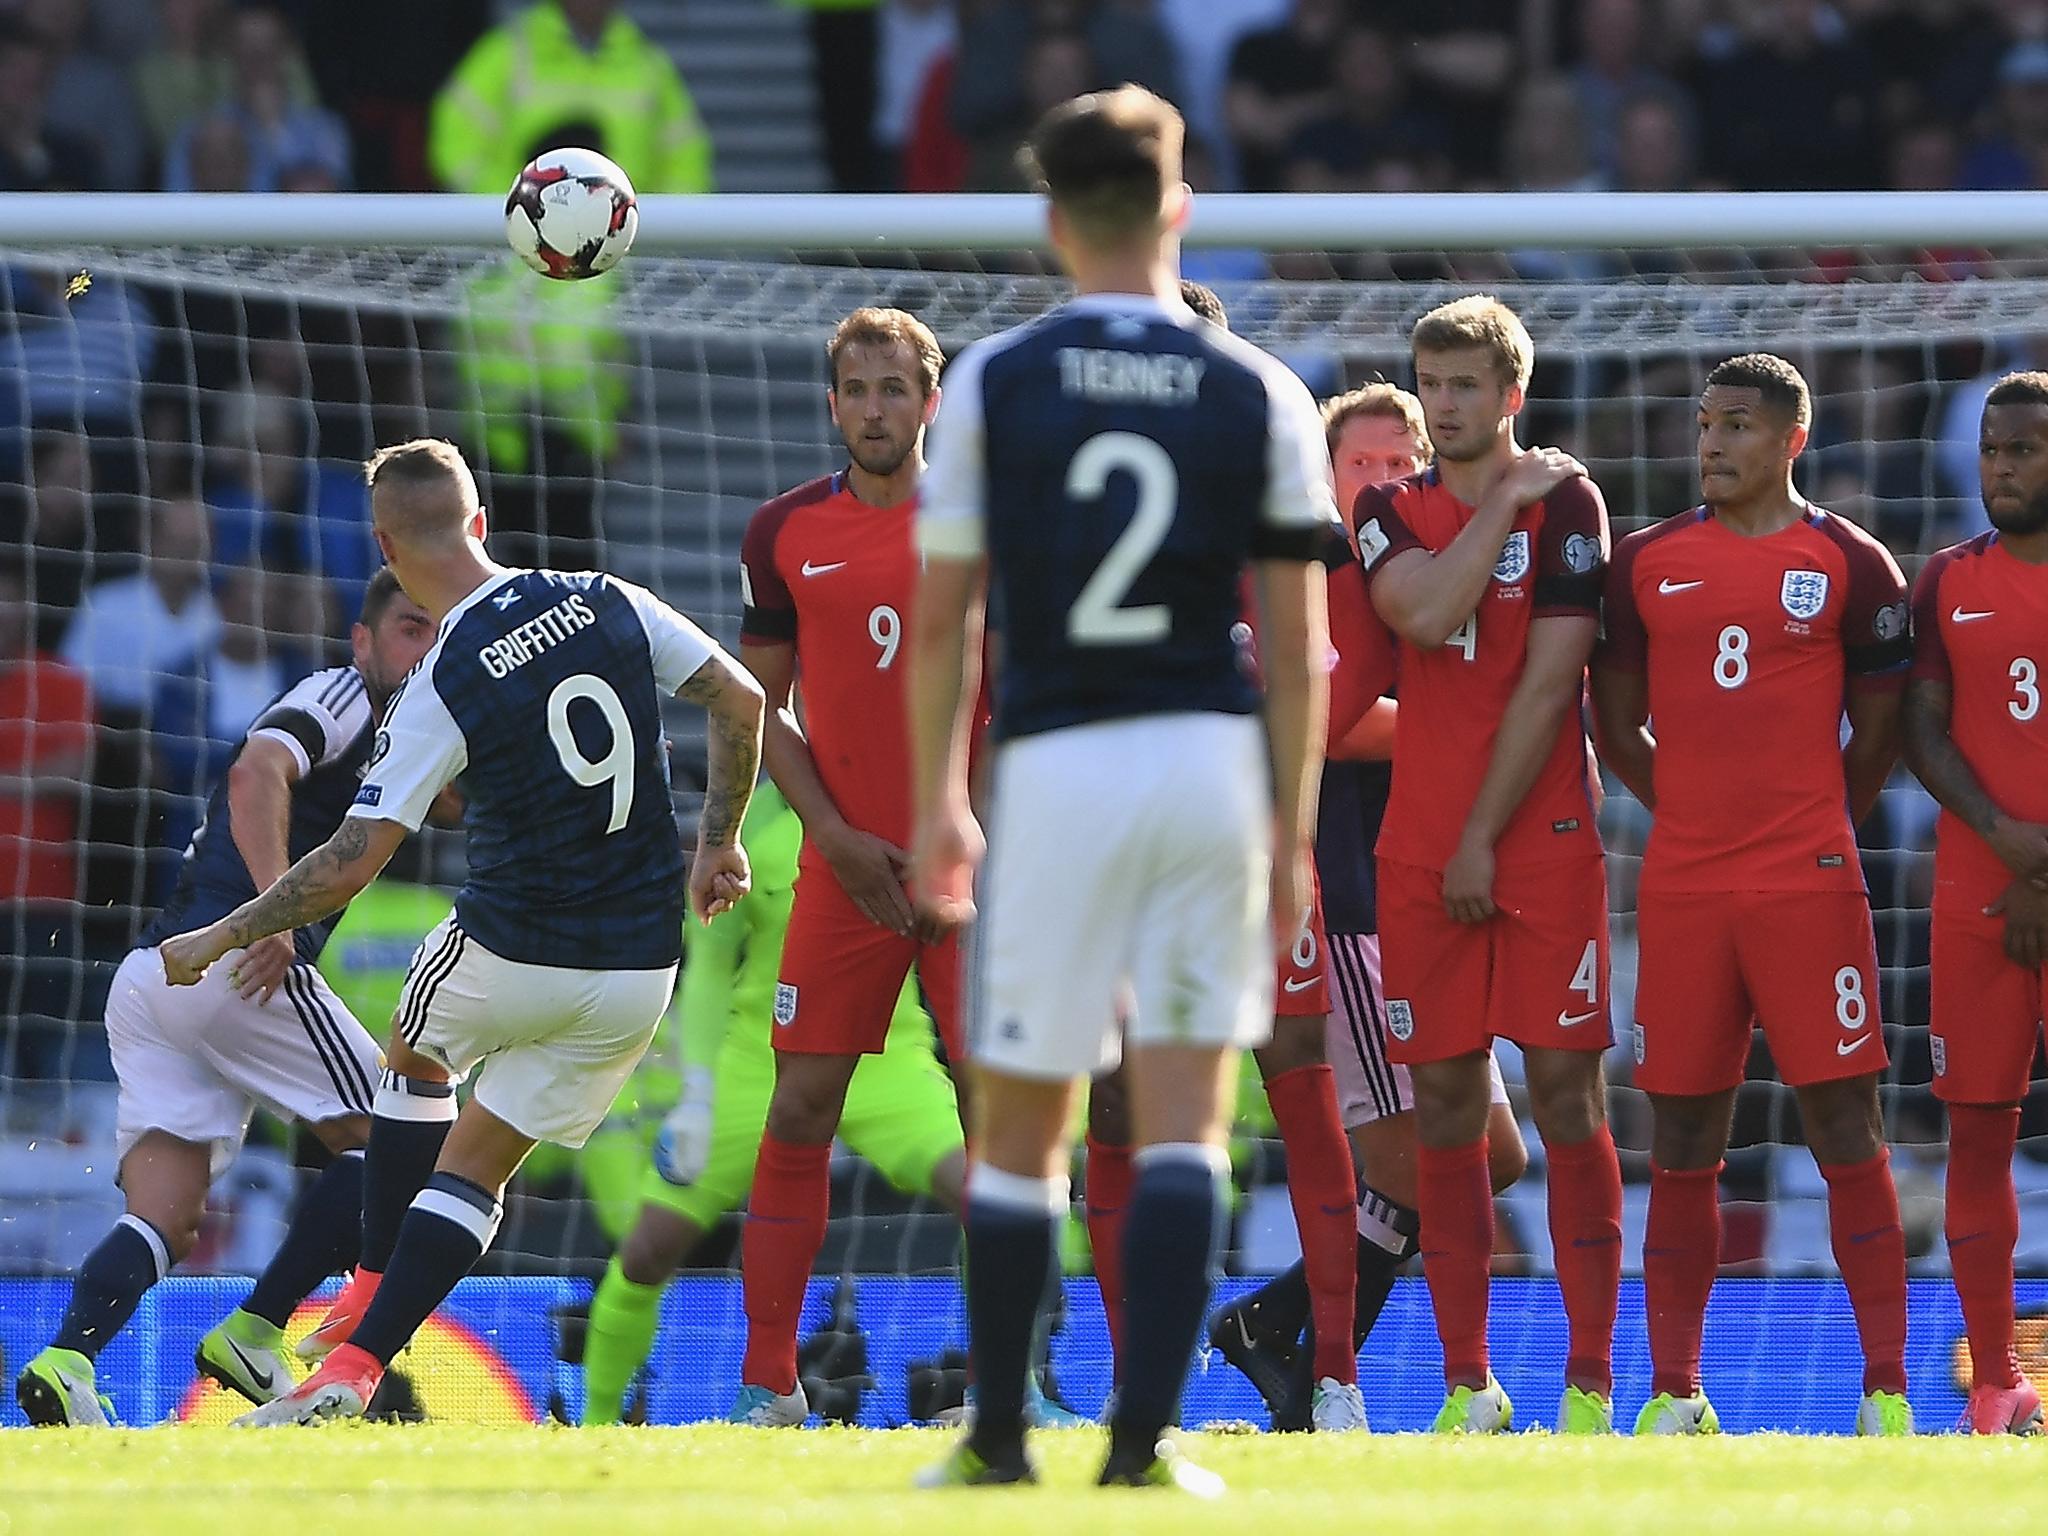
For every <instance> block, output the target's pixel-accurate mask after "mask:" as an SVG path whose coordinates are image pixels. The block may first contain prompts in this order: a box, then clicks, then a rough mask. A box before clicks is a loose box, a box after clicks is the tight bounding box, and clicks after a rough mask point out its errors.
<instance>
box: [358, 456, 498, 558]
mask: <svg viewBox="0 0 2048 1536" xmlns="http://www.w3.org/2000/svg"><path fill="white" fill-rule="evenodd" d="M363 478H364V479H366V480H368V481H369V483H370V507H371V514H372V521H373V522H374V523H375V525H376V526H377V527H379V528H381V529H383V530H384V531H385V532H386V533H388V534H390V535H391V536H392V537H393V538H395V539H400V540H403V541H404V542H406V543H412V544H418V543H436V542H444V541H450V540H455V539H459V538H461V536H462V529H463V526H464V524H466V523H467V522H468V521H469V518H470V514H472V513H473V512H475V511H476V510H477V508H478V507H479V506H480V505H482V501H481V499H480V498H479V497H478V495H477V490H476V476H474V475H472V474H471V473H470V472H469V463H468V461H467V460H466V459H464V458H463V456H462V450H461V449H460V448H457V447H456V446H455V445H454V444H453V443H451V442H448V441H447V440H446V439H444V438H438V437H416V438H414V439H413V440H412V441H411V442H406V443H393V444H392V445H391V446H390V447H388V448H379V449H378V450H377V451H376V452H375V453H374V454H372V455H371V456H370V459H369V462H368V463H366V464H365V465H364V466H363ZM379 491H383V492H385V493H386V494H385V495H384V497H383V498H382V500H381V501H380V500H379V498H378V495H377V493H378V492H379Z"/></svg>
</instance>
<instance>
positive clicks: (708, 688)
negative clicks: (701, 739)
mask: <svg viewBox="0 0 2048 1536" xmlns="http://www.w3.org/2000/svg"><path fill="white" fill-rule="evenodd" d="M678 693H679V695H680V696H681V697H682V698H685V699H687V700H689V701H690V702H691V703H692V704H698V705H702V706H703V709H704V716H705V727H706V731H705V735H706V740H707V753H706V764H705V767H706V774H705V785H704V809H703V812H702V813H701V814H700V815H699V817H698V819H697V857H696V860H695V861H694V862H693V863H692V864H691V866H690V907H691V910H692V911H694V912H695V913H696V914H697V916H698V917H699V918H700V919H701V920H702V921H704V922H707V923H708V922H710V921H711V919H712V918H714V917H716V916H717V915H718V914H719V913H721V912H723V911H725V910H726V908H728V907H730V906H731V905H732V904H733V903H734V902H736V901H738V900H739V899H740V898H741V897H742V896H744V895H746V893H747V889H748V887H749V885H751V883H752V876H751V874H750V872H749V870H748V866H747V855H746V851H745V850H744V849H742V848H741V847H740V823H741V822H742V821H744V820H745V819H746V814H747V802H748V801H750V800H751V799H752V798H753V796H754V781H755V780H756V779H757V778H758V777H759V776H760V772H761V721H762V717H763V716H764V715H765V714H766V713H767V701H766V698H765V696H764V695H763V694H762V692H761V685H760V684H759V683H757V682H755V681H754V679H753V677H752V676H751V675H750V674H749V673H748V672H747V670H746V669H745V668H744V667H742V666H740V665H739V664H738V663H737V662H735V661H734V660H733V659H732V657H730V656H728V655H727V654H726V653H725V652H724V651H722V650H715V651H713V652H712V653H711V656H710V659H709V660H707V661H706V662H705V663H704V664H703V665H702V666H701V667H699V668H698V669H697V670H696V671H695V672H693V673H691V674H690V676H689V679H688V680H687V681H686V682H685V683H684V684H683V686H682V687H681V689H679V690H678Z"/></svg>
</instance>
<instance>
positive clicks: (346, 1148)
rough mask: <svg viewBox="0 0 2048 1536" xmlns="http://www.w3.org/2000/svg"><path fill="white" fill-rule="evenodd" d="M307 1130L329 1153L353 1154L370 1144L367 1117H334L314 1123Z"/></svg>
mask: <svg viewBox="0 0 2048 1536" xmlns="http://www.w3.org/2000/svg"><path fill="white" fill-rule="evenodd" d="M307 1129H309V1130H311V1131H312V1133H313V1134H314V1135H315V1136H316V1137H318V1138H319V1141H320V1145H321V1146H323V1147H325V1148H326V1149H327V1150H328V1151H330V1152H335V1153H340V1152H354V1151H356V1150H357V1149H358V1148H361V1147H366V1146H368V1145H369V1143H370V1117H369V1116H368V1115H336V1116H335V1117H334V1118H333V1119H332V1120H319V1121H316V1122H314V1123H313V1124H312V1125H311V1126H309V1127H307Z"/></svg>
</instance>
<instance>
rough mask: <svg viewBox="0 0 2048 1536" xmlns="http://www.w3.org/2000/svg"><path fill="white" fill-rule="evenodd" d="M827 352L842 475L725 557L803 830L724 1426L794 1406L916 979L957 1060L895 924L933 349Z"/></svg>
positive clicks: (882, 344) (918, 340)
mask: <svg viewBox="0 0 2048 1536" xmlns="http://www.w3.org/2000/svg"><path fill="white" fill-rule="evenodd" d="M826 359H827V364H828V366H829V367H830V369H831V373H832V389H831V392H830V394H829V395H828V396H827V402H828V404H829V406H830V408H831V411H832V420H833V421H834V423H835V424H836V425H837V426H838V429H839V435H840V437H841V439H842V440H843V441H844V442H845V444H846V451H847V455H848V457H849V459H850V461H851V462H850V463H849V464H848V465H847V467H846V468H845V469H842V470H840V471H839V472H838V473H837V474H834V475H829V476H827V477H826V478H824V479H822V480H813V481H811V482H810V483H809V484H808V485H802V486H799V487H797V489H795V490H793V491H791V492H789V493H788V494H787V495H784V496H779V497H777V498H776V499H775V500H774V501H771V502H769V503H768V504H767V505H766V506H764V507H762V508H761V509H760V510H759V511H758V512H756V513H755V514H754V517H753V520H752V521H751V522H750V523H749V524H748V525H747V532H746V537H745V540H744V542H743V543H742V545H741V549H740V560H741V564H740V591H741V594H742V598H743V601H744V602H745V604H746V611H745V614H744V615H743V617H742V618H741V621H740V660H741V661H742V662H744V663H745V664H746V666H747V667H748V668H749V669H750V670H751V671H752V672H753V674H754V676H756V677H757V678H759V679H760V680H761V686H762V688H763V689H764V690H765V691H766V693H767V695H768V702H769V707H770V711H771V713H770V715H769V719H768V726H767V735H766V738H765V742H764V750H765V752H766V756H767V763H768V774H769V777H771V778H772V779H774V780H775V783H776V786H777V787H778V788H779V789H781V791H782V793H783V795H784V796H785V797H786V798H787V799H788V801H789V804H790V806H791V808H792V809H793V810H795V812H796V813H797V815H798V816H799V817H800V818H802V821H803V826H804V843H803V851H802V853H801V854H800V855H799V856H798V860H797V870H798V873H797V881H796V899H795V904H794V906H793V907H792V909H791V911H790V917H789V932H788V936H787V938H786V939H785V940H784V941H783V946H782V966H781V970H780V972H779V978H780V979H779V980H778V982H777V984H776V988H775V1003H774V1010H773V1016H774V1020H775V1029H774V1040H775V1091H774V1095H773V1097H772V1098H771V1099H770V1100H769V1104H768V1129H767V1131H766V1133H765V1134H764V1135H763V1136H762V1137H761V1155H760V1158H759V1160H758V1161H757V1162H756V1164H755V1166H754V1180H753V1194H752V1196H751V1197H750V1198H749V1201H748V1206H747V1217H748V1219H747V1224H746V1227H745V1228H744V1230H743V1232H742V1236H741V1253H740V1271H741V1280H742V1283H743V1285H744V1287H745V1292H746V1305H747V1350H746V1356H745V1359H744V1360H743V1361H742V1363H741V1367H740V1383H741V1385H740V1392H739V1398H738V1400H737V1401H736V1402H735V1403H734V1405H733V1409H732V1412H731V1414H730V1417H731V1419H732V1420H733V1421H734V1422H736V1423H742V1424H752V1425H756V1426H760V1427H764V1428H765V1427H773V1426H779V1425H789V1424H801V1423H802V1422H803V1421H804V1418H805V1416H806V1415H807V1414H808V1413H809V1411H810V1406H809V1404H808V1403H806V1402H805V1400H804V1394H803V1389H802V1387H801V1386H799V1385H798V1383H797V1376H796V1352H797V1317H798V1313H799V1312H800V1311H801V1310H802V1307H803V1300H804V1285H805V1282H806V1281H808V1280H809V1279H810V1274H811V1265H812V1263H813V1262H814V1261H815V1260H816V1259H817V1256H818V1249H819V1247H820V1245H822V1244H823V1242H824V1240H825V1219H826V1213H827V1206H828V1204H829V1201H830V1196H831V1176H830V1170H829V1165H830V1161H831V1156H832V1137H833V1135H834V1133H835V1132H836V1131H837V1130H838V1128H839V1122H840V1117H841V1113H842V1110H843V1106H844V1105H845V1102H846V1090H847V1084H848V1083H849V1082H850V1081H851V1080H852V1078H853V1075H854V1072H855V1070H856V1068H857V1067H858V1066H859V1064H860V1061H861V1059H862V1057H863V1056H866V1055H872V1054H874V1053H875V1052H878V1051H880V1050H881V1049H882V1048H883V1043H884V1042H885V1041H886V1039H887V1038H888V1034H889V1018H890V1014H891V1013H892V1012H893V1010H894V1009H895V1006H896V998H897V994H898V993H899V992H900V991H901V989H902V986H903V978H904V976H905V975H906V974H908V972H909V971H910V969H911V967H912V966H913V965H915V966H916V968H917V974H918V979H919V980H920V981H922V982H923V984H924V992H925V996H926V997H927V998H929V999H930V1001H931V1007H932V1014H933V1017H934V1019H935V1020H936V1022H937V1024H938V1027H939V1032H940V1035H941V1037H942V1038H943V1039H944V1041H945V1043H946V1051H947V1056H948V1058H949V1059H950V1060H951V1061H953V1062H956V1063H957V1062H958V1061H959V1060H960V1059H961V1036H960V1029H959V1007H960V1004H959V998H960V966H959V945H958V942H957V941H956V940H954V939H953V938H951V937H949V936H947V935H945V934H943V933H941V932H940V930H939V929H938V928H937V926H936V925H934V924H933V923H931V922H930V921H928V920H920V919H919V918H917V916H916V915H915V914H914V913H913V912H912V911H911V907H910V900H909V898H908V897H907V896H906V895H905V894H904V891H903V878H902V874H903V863H904V860H905V859H906V858H907V856H908V855H907V854H906V852H905V849H906V846H907V845H908V843H909V841H910V764H909V760H908V751H909V748H908V745H907V741H908V736H907V728H906V725H905V714H904V683H903V676H904V670H905V668H904V665H903V664H902V663H901V662H900V661H899V659H898V653H899V651H900V650H901V649H902V646H903V642H904V624H905V622H906V619H907V616H908V615H909V613H910V605H911V597H912V594H913V591H914V589H915V586H916V582H917V563H918V562H917V551H916V550H915V548H914V547H913V546H912V542H911V519H912V516H913V513H914V509H915V507H916V500H917V492H918V481H919V479H920V477H921V476H922V475H923V473H924V430H925V426H926V424H927V423H929V422H930V421H931V418H932V413H933V412H934V411H935V410H937V409H938V404H939V388H938V380H939V363H940V355H939V344H938V342H937V341H936V340H934V339H933V337H932V333H931V332H930V330H928V329H927V328H926V327H925V325H924V323H923V322H922V321H920V320H918V319H916V318H915V317H913V316H911V315H908V314H905V313H904V312H903V311H902V310H897V309H862V310H856V311H855V312H854V313H853V314H851V315H849V316H847V318H846V319H845V320H844V321H843V322H841V324H840V326H839V328H838V330H837V331H836V332H835V333H834V334H833V337H832V340H831V343H830V345H829V346H828V348H827V353H826ZM793 689H800V691H801V693H802V698H803V711H804V713H803V719H802V721H801V722H799V721H798V719H797V716H796V712H795V708H794V706H793V704H792V702H791V700H792V690H793Z"/></svg>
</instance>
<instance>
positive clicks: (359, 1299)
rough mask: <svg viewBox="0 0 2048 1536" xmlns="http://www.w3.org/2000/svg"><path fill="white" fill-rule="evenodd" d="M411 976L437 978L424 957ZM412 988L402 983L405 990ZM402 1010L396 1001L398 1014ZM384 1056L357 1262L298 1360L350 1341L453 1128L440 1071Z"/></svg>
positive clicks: (398, 1046)
mask: <svg viewBox="0 0 2048 1536" xmlns="http://www.w3.org/2000/svg"><path fill="white" fill-rule="evenodd" d="M453 931H459V930H453ZM414 974H415V977H419V978H427V980H422V981H420V982H418V985H420V986H421V987H423V988H424V987H426V986H427V985H428V984H429V981H430V980H431V978H432V977H434V976H437V975H439V974H440V972H439V971H438V970H437V969H436V967H435V965H434V962H433V959H432V957H429V958H428V960H427V961H426V962H425V963H423V964H421V965H419V966H418V967H416V969H415V972H414ZM414 984H415V983H412V982H409V983H408V984H407V985H408V991H410V989H411V988H412V986H413V985H414ZM406 1006H407V1005H406V1003H405V1001H404V1000H403V999H401V1001H400V1004H399V1009H400V1013H401V1015H403V1013H404V1010H405V1008H406ZM388 1049H389V1053H390V1061H391V1063H392V1065H391V1066H389V1067H387V1068H386V1069H385V1072H384V1076H383V1080H382V1082H381V1083H380V1084H379V1085H378V1088H377V1097H376V1100H375V1101H374V1103H373V1104H372V1106H371V1110H370V1140H369V1145H368V1147H367V1148H366V1149H365V1151H364V1153H363V1224H362V1250H361V1255H360V1257H359V1258H358V1259H357V1261H356V1268H355V1273H354V1274H352V1275H351V1276H350V1277H349V1281H348V1284H347V1285H345V1286H343V1287H342V1291H341V1294H340V1295H339V1296H337V1297H335V1299H334V1304H333V1305H332V1306H331V1307H329V1308H328V1311H327V1316H326V1317H324V1318H322V1319H321V1321H320V1323H319V1325H318V1326H317V1327H315V1328H314V1329H313V1331H312V1332H311V1333H308V1334H307V1335H306V1336H305V1337H304V1338H303V1339H301V1340H299V1356H300V1358H301V1359H305V1360H323V1359H325V1358H326V1357H327V1354H328V1352H329V1351H330V1350H332V1349H334V1348H335V1347H336V1346H337V1345H340V1344H345V1343H347V1342H348V1341H349V1339H350V1338H352V1337H353V1336H354V1334H355V1329H356V1324H357V1323H358V1322H360V1321H361V1320H362V1316H363V1314H364V1313H365V1312H366V1311H368V1310H369V1306H370V1302H371V1301H372V1300H373V1299H374V1298H375V1296H376V1294H377V1285H378V1282H379V1281H380V1280H381V1279H382V1278H383V1275H384V1269H385V1266H386V1265H387V1264H389V1263H390V1261H391V1252H392V1249H393V1248H394V1246H396V1244H397V1242H398V1232H399V1228H400V1226H401V1225H402V1224H403V1222H404V1220H405V1213H406V1211H407V1209H408V1208H409V1207H410V1206H411V1204H412V1200H413V1197H414V1196H415V1195H417V1194H418V1193H419V1192H420V1189H421V1188H422V1187H423V1186H424V1185H425V1184H426V1182H427V1176H428V1175H429V1174H431V1173H432V1172H433V1171H434V1162H435V1159H436V1158H438V1157H439V1156H440V1155H441V1147H442V1145H443V1143H445V1142H446V1141H447V1139H448V1132H449V1130H450V1128H451V1127H452V1126H453V1125H454V1124H455V1113H456V1105H455V1085H454V1084H453V1083H451V1082H449V1081H448V1080H447V1078H446V1076H445V1074H443V1073H442V1071H441V1069H440V1068H439V1067H437V1066H436V1065H435V1064H434V1063H433V1062H431V1061H429V1060H427V1059H426V1058H425V1057H422V1056H420V1055H419V1054H418V1053H417V1052H416V1051H413V1050H411V1049H410V1048H408V1047H407V1046H405V1045H404V1044H403V1043H402V1042H400V1041H398V1040H393V1041H392V1042H391V1044H390V1046H389V1048H388Z"/></svg>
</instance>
